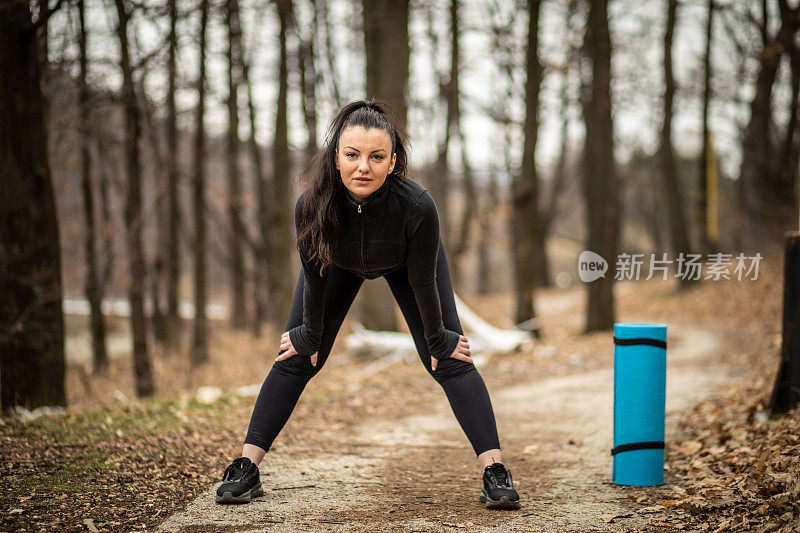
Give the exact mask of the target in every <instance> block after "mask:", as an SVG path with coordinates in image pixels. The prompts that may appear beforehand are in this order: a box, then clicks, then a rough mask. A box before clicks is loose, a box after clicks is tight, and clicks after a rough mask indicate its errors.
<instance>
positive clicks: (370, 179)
mask: <svg viewBox="0 0 800 533" xmlns="http://www.w3.org/2000/svg"><path fill="white" fill-rule="evenodd" d="M353 179H355V180H356V181H358V182H360V183H369V182H370V181H372V178H353Z"/></svg>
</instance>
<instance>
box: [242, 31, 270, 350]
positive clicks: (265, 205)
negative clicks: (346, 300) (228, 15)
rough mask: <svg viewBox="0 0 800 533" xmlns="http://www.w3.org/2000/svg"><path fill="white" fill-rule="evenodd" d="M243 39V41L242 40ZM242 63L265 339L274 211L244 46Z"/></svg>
mask: <svg viewBox="0 0 800 533" xmlns="http://www.w3.org/2000/svg"><path fill="white" fill-rule="evenodd" d="M240 38H241V37H240ZM239 48H240V49H241V51H242V52H241V59H242V65H241V66H242V79H243V82H244V84H245V87H246V88H247V110H248V117H249V120H250V140H249V143H248V145H249V149H250V151H249V153H250V158H251V160H252V162H253V170H254V172H255V183H256V226H257V227H258V233H259V234H258V237H257V240H255V242H254V244H255V246H253V255H254V258H253V304H254V305H253V321H252V330H253V335H254V336H256V337H258V336H259V335H261V325H262V324H263V323H264V321H265V320H269V319H270V315H269V310H270V307H269V306H267V305H266V286H267V285H268V284H269V272H270V264H269V260H268V257H269V248H270V246H269V239H270V236H271V234H270V226H269V224H270V216H271V215H270V211H269V192H268V190H269V183H268V181H267V176H266V172H265V169H264V161H263V158H262V157H261V148H260V147H259V145H258V141H257V140H256V138H257V132H258V120H257V119H256V107H255V103H254V101H253V84H252V83H251V82H250V69H249V65H248V61H247V60H246V59H245V50H244V44H243V43H241V42H240V44H239Z"/></svg>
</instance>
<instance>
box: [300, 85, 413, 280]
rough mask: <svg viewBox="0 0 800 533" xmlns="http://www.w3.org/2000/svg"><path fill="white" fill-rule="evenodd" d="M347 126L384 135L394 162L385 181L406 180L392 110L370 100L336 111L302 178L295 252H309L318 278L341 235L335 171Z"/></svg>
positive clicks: (339, 185)
mask: <svg viewBox="0 0 800 533" xmlns="http://www.w3.org/2000/svg"><path fill="white" fill-rule="evenodd" d="M348 126H361V127H363V128H366V129H379V130H383V131H385V132H387V133H388V134H389V137H390V138H391V139H392V153H394V154H397V160H396V161H395V165H394V168H393V169H392V173H391V174H389V176H387V177H386V179H387V180H388V179H390V177H391V176H395V177H396V178H398V179H401V180H402V179H405V177H406V165H407V155H406V148H405V134H404V132H403V131H402V129H401V128H400V126H399V124H398V122H397V120H396V119H395V117H394V115H393V113H392V111H391V108H389V106H388V105H387V104H386V103H385V102H382V101H380V100H378V101H376V100H374V99H370V100H356V101H355V102H351V103H349V104H347V105H346V106H344V107H343V108H342V109H341V110H339V112H338V113H337V114H336V116H335V117H334V118H333V121H332V122H331V125H330V127H329V128H328V133H327V136H326V139H325V144H324V145H323V146H322V148H320V150H319V151H318V152H317V153H316V155H315V156H314V157H313V158H312V159H311V161H310V162H309V164H308V166H307V167H306V168H305V170H304V171H303V173H302V174H301V176H302V177H303V178H304V180H305V181H307V182H308V183H309V185H308V189H307V190H306V191H305V197H304V198H303V209H302V212H301V218H300V223H299V226H298V229H297V240H296V246H297V248H298V250H306V251H307V252H308V259H309V261H317V262H318V264H319V266H320V274H322V273H323V272H324V270H325V269H327V268H329V267H330V265H331V262H332V260H333V250H334V247H335V246H336V243H337V242H338V240H339V237H340V236H341V235H342V231H343V227H342V222H341V213H342V209H343V206H344V201H345V197H344V195H345V194H347V193H346V192H345V187H344V184H343V183H342V179H341V177H340V175H339V170H338V169H337V168H336V151H337V150H338V147H339V137H340V136H341V134H342V131H343V130H344V129H345V128H346V127H348Z"/></svg>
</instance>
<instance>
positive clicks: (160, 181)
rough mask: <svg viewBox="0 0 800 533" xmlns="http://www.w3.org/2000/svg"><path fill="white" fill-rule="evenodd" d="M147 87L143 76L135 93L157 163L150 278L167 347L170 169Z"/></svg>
mask: <svg viewBox="0 0 800 533" xmlns="http://www.w3.org/2000/svg"><path fill="white" fill-rule="evenodd" d="M145 86H146V84H145V76H144V75H142V78H141V80H140V82H139V84H138V87H137V86H135V87H134V91H136V94H137V96H138V97H139V98H140V102H141V106H140V107H139V109H141V116H142V119H143V121H144V127H145V135H144V138H146V139H147V140H148V141H149V144H150V151H151V154H152V158H153V161H155V169H154V172H153V181H154V182H155V184H154V185H155V187H154V190H155V200H154V202H153V203H154V204H155V216H154V217H153V218H154V221H155V224H156V243H157V244H156V246H155V250H154V254H153V260H152V263H151V264H152V266H151V269H150V272H151V275H150V277H149V279H150V302H151V304H152V305H151V315H150V323H151V324H152V332H153V337H154V338H155V340H156V341H157V342H158V343H159V344H161V345H162V346H163V345H164V344H165V339H166V337H167V330H168V329H169V328H168V325H167V323H166V320H167V315H166V313H164V312H163V305H162V301H161V282H162V280H163V278H164V256H165V255H166V254H167V253H168V250H167V244H168V234H167V227H168V219H169V213H168V212H167V210H166V207H167V206H166V203H165V199H166V190H165V187H164V181H165V176H164V169H165V168H166V163H165V161H164V154H163V153H162V148H161V136H160V134H159V131H158V129H157V128H156V125H155V119H154V118H153V115H154V114H155V110H154V109H153V105H152V103H151V102H149V101H148V100H147V97H146V95H145ZM162 353H163V354H164V355H166V354H167V351H166V350H164V351H163V352H162Z"/></svg>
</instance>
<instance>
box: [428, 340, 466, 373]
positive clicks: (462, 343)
mask: <svg viewBox="0 0 800 533" xmlns="http://www.w3.org/2000/svg"><path fill="white" fill-rule="evenodd" d="M450 359H459V360H461V361H464V362H465V363H472V362H473V361H472V357H470V351H469V341H468V340H467V338H466V337H465V336H464V335H461V336H460V338H459V340H458V346H456V349H455V350H453V353H452V354H450ZM438 364H439V360H438V359H436V358H435V357H431V368H432V369H433V370H436V367H437V366H438Z"/></svg>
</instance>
